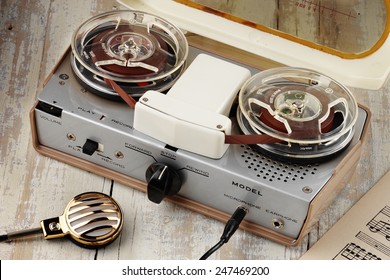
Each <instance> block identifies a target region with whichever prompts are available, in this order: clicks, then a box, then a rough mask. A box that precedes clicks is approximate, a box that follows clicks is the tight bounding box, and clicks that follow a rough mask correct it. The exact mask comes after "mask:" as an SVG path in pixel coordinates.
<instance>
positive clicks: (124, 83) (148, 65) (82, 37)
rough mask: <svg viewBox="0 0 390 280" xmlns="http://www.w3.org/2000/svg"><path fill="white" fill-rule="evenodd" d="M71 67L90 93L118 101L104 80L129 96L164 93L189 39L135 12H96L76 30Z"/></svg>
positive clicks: (164, 23)
mask: <svg viewBox="0 0 390 280" xmlns="http://www.w3.org/2000/svg"><path fill="white" fill-rule="evenodd" d="M71 47H72V59H71V65H72V69H73V71H74V73H75V74H76V76H77V78H78V79H79V81H80V82H81V83H82V84H83V85H84V86H85V87H86V88H87V89H88V90H90V91H91V92H94V93H96V94H98V95H101V96H103V97H106V98H109V99H118V100H119V99H120V97H119V96H118V94H117V93H116V91H115V90H113V88H112V87H111V85H110V84H109V83H107V80H110V81H114V82H115V83H117V84H118V85H119V86H120V87H121V88H122V89H123V90H124V91H125V92H126V93H128V94H129V95H130V96H132V97H139V96H141V95H142V94H143V93H145V92H146V91H147V90H156V91H166V90H167V89H169V88H170V87H171V86H172V84H173V83H174V82H175V81H176V80H177V78H178V77H179V76H180V74H181V73H182V71H183V69H184V67H185V61H186V58H187V55H188V43H187V40H186V38H185V36H184V34H183V33H182V32H181V30H180V29H179V28H177V27H176V26H174V25H173V24H171V23H169V22H168V21H166V20H164V19H162V18H160V17H158V16H155V15H152V14H148V13H144V12H139V11H111V12H107V13H103V14H100V15H98V16H95V17H93V18H91V19H89V20H87V21H85V22H84V23H83V24H81V25H80V26H79V28H78V29H77V30H76V31H75V32H74V35H73V38H72V42H71Z"/></svg>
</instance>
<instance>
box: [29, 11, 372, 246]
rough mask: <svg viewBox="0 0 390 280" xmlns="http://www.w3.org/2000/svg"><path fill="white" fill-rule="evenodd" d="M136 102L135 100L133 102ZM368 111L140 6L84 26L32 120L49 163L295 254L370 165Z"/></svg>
mask: <svg viewBox="0 0 390 280" xmlns="http://www.w3.org/2000/svg"><path fill="white" fill-rule="evenodd" d="M123 101H125V102H123ZM368 119H369V112H368V111H367V110H366V109H365V108H363V107H361V106H359V105H358V104H357V103H356V101H355V98H354V97H353V95H352V94H351V92H350V91H349V90H348V89H347V88H346V87H344V86H343V85H342V84H340V83H339V82H337V81H335V80H333V79H332V78H330V77H328V76H325V75H323V74H321V73H318V72H316V71H313V70H308V69H302V68H292V67H282V68H274V69H271V70H265V71H259V70H258V69H255V68H252V67H249V66H246V65H245V64H242V63H238V62H236V61H234V60H231V59H228V58H222V57H219V56H217V55H215V54H213V53H211V52H209V51H207V50H204V49H199V48H196V47H193V46H189V45H188V43H187V40H186V37H185V35H184V34H183V33H182V31H181V30H180V29H179V28H177V27H176V26H175V25H173V24H172V23H170V22H168V21H166V20H164V19H162V18H160V17H158V16H155V15H152V14H149V13H146V12H140V11H130V10H129V11H112V12H108V13H104V14H101V15H98V16H95V17H93V18H91V19H89V20H87V21H86V22H84V23H83V24H82V25H81V26H80V27H79V28H78V29H77V30H76V32H75V33H74V36H73V38H72V42H71V48H70V49H69V50H68V51H67V52H66V53H65V55H64V56H63V58H62V59H61V60H60V62H59V63H58V64H57V66H56V67H55V69H54V70H53V72H52V74H51V75H50V77H49V78H48V80H47V81H46V83H45V86H44V88H43V91H42V92H41V94H40V95H39V97H38V100H37V102H36V104H35V105H34V107H33V109H32V111H31V123H32V131H33V141H34V147H35V148H36V150H37V151H38V152H40V153H42V154H44V155H47V156H50V157H53V158H55V159H58V160H60V161H64V162H66V163H69V164H72V165H75V166H77V167H80V168H83V169H85V170H88V171H91V172H94V173H97V174H100V175H102V176H105V177H108V178H111V179H113V180H116V181H119V182H121V183H123V184H126V185H129V186H131V187H134V188H136V189H139V190H142V191H146V192H147V194H148V197H149V199H150V200H151V201H153V202H155V203H160V202H161V201H162V200H163V199H168V200H169V201H173V202H175V203H178V204H179V205H182V206H184V207H187V208H189V209H192V210H195V211H198V212H200V213H203V214H205V215H209V216H211V217H214V218H216V219H220V220H223V219H226V218H228V217H229V216H230V214H231V213H233V212H234V210H235V209H236V208H237V207H238V206H240V205H242V206H244V207H245V208H247V209H249V213H248V214H247V216H246V219H245V221H244V222H243V223H242V227H243V228H245V229H247V230H249V231H252V232H254V233H257V234H260V235H263V236H265V237H268V238H270V239H273V240H276V241H278V242H280V243H283V244H287V245H295V244H297V243H298V242H299V241H300V239H301V238H302V237H303V236H304V235H305V233H306V232H307V230H308V228H309V227H310V224H312V223H313V222H314V221H315V218H316V217H317V216H318V214H319V213H320V212H321V211H322V210H323V209H325V208H326V207H327V206H328V205H329V203H330V202H331V201H332V200H333V198H334V197H335V196H336V194H337V193H338V191H340V189H341V188H342V187H343V185H345V183H346V180H347V179H348V175H350V174H351V173H352V172H353V171H354V167H355V166H356V164H357V163H358V160H359V157H360V150H361V145H362V141H363V140H364V136H365V132H366V127H367V123H368Z"/></svg>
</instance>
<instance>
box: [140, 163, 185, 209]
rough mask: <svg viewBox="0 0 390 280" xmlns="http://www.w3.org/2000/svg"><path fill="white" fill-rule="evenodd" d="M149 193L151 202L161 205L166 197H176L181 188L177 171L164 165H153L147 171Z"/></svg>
mask: <svg viewBox="0 0 390 280" xmlns="http://www.w3.org/2000/svg"><path fill="white" fill-rule="evenodd" d="M145 176H146V181H147V183H148V186H147V193H148V198H149V200H150V201H153V202H154V203H157V204H159V203H160V202H161V201H162V200H163V199H164V197H165V196H167V195H175V194H177V193H178V192H179V190H180V188H181V180H180V177H179V175H178V174H177V173H176V171H175V170H174V169H173V168H172V167H169V166H168V165H166V164H163V163H153V164H151V165H150V166H149V167H148V169H147V170H146V174H145Z"/></svg>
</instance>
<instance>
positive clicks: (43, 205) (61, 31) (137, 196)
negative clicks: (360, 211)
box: [0, 0, 390, 260]
mask: <svg viewBox="0 0 390 280" xmlns="http://www.w3.org/2000/svg"><path fill="white" fill-rule="evenodd" d="M117 6H118V4H116V3H115V2H114V1H111V0H110V1H103V0H87V1H76V0H72V1H59V0H53V1H29V2H26V1H11V0H8V1H7V0H6V1H1V4H0V27H1V29H0V62H1V63H0V120H1V122H0V143H1V145H0V174H1V177H2V180H1V183H0V234H3V233H5V232H7V231H10V230H16V229H26V228H29V227H36V226H38V224H39V221H40V220H42V219H45V218H49V217H55V216H57V215H60V214H61V213H62V212H63V209H64V207H65V205H66V204H67V202H68V201H69V200H70V199H71V198H73V197H74V196H75V195H76V194H79V193H81V192H84V191H91V190H94V191H102V192H105V193H110V192H111V193H112V195H113V197H114V198H115V199H116V200H117V201H118V202H119V203H120V204H121V205H122V207H123V208H124V212H125V227H124V230H123V232H122V234H121V236H120V237H119V238H118V240H116V241H115V242H114V243H113V244H112V245H110V246H108V247H106V248H105V249H99V250H87V249H82V248H79V247H77V246H75V245H74V244H73V243H71V242H69V241H68V240H63V239H60V240H52V241H45V240H43V239H42V238H40V237H34V238H32V239H28V240H20V241H17V242H9V243H0V259H89V260H91V259H198V258H199V257H200V256H201V255H202V254H203V253H204V252H205V251H206V250H207V249H208V248H210V246H212V245H214V243H215V242H217V241H218V239H219V237H220V234H221V231H222V229H223V226H224V225H223V223H221V222H219V221H216V220H213V219H210V218H207V217H205V216H202V215H200V214H197V213H194V212H192V211H189V210H186V209H183V208H181V207H178V206H176V205H174V204H172V203H168V202H163V203H162V204H160V205H155V204H153V203H150V202H149V201H148V200H147V198H146V196H145V194H144V193H142V192H139V191H136V190H133V189H132V188H129V187H126V186H124V185H121V184H118V183H116V182H113V181H111V180H108V179H105V178H102V177H100V176H97V175H94V174H91V173H88V172H86V171H83V170H80V169H77V168H74V167H72V166H69V165H67V164H64V163H62V162H59V161H56V160H53V159H51V158H48V157H44V156H41V155H40V154H38V153H37V152H36V151H35V150H34V149H33V146H32V140H31V128H30V123H29V111H30V110H31V108H32V106H33V104H34V102H35V100H36V98H37V95H38V94H39V93H40V91H41V89H42V86H43V82H44V80H45V78H46V77H47V75H48V74H49V73H50V71H51V70H52V68H53V67H54V65H55V63H56V62H57V61H58V59H59V58H60V56H61V54H62V53H63V52H64V51H65V50H66V49H67V48H68V46H69V44H70V40H71V35H72V33H73V30H75V28H76V27H77V26H78V25H79V24H80V23H81V22H82V21H83V20H86V19H88V18H89V17H91V16H92V15H95V14H98V13H100V12H103V11H108V10H112V9H117V8H118V7H117ZM384 59H385V58H384ZM387 59H388V58H387ZM353 91H354V94H355V96H356V98H357V100H358V102H359V103H361V104H362V105H364V106H367V107H369V108H370V109H371V111H372V120H371V128H370V132H369V137H368V141H367V142H366V143H365V144H364V147H363V154H362V158H361V161H360V163H359V165H358V168H357V170H356V172H355V173H354V175H353V178H352V179H351V180H350V182H349V183H348V184H347V186H346V187H345V188H344V190H343V191H342V193H341V194H340V195H339V196H338V198H337V200H336V201H335V202H334V203H333V204H332V205H331V206H330V207H329V208H328V209H327V211H326V212H325V213H323V214H322V215H321V217H320V219H319V221H318V223H317V224H316V226H315V227H314V228H313V229H312V230H311V231H310V233H309V234H308V235H307V236H306V237H305V238H304V239H303V242H302V243H301V244H300V245H298V246H297V247H292V248H289V247H285V246H282V245H280V244H277V243H274V242H272V241H269V240H267V239H264V238H262V237H260V236H256V235H253V234H251V233H248V232H245V231H243V230H239V231H238V232H237V233H236V235H235V236H234V237H233V238H232V239H231V240H230V242H229V243H228V244H226V245H225V246H224V247H223V248H222V249H221V250H220V251H218V252H217V253H216V254H215V255H213V258H217V259H297V258H299V257H300V256H301V255H302V254H303V253H305V252H306V251H307V249H308V248H310V247H311V246H312V245H313V244H314V243H315V242H316V241H317V240H318V239H319V238H320V237H321V236H322V235H323V234H324V233H325V232H326V231H327V230H328V229H329V228H330V227H331V226H332V225H333V224H334V223H335V222H336V221H337V220H338V219H339V218H340V217H341V216H342V215H343V214H344V213H345V212H346V211H347V210H348V209H349V208H350V207H351V206H352V205H353V204H354V203H355V202H356V201H357V200H358V199H359V198H360V197H361V196H362V195H363V194H364V193H366V192H367V191H368V190H369V189H370V187H372V186H373V184H374V183H375V182H376V181H377V180H378V179H379V178H380V177H381V176H382V175H384V174H385V173H386V171H387V170H389V169H390V162H389V160H388V155H389V152H390V141H389V140H388V139H389V137H388V136H389V134H390V122H389V117H388V112H390V101H389V98H390V92H389V91H390V84H389V83H387V84H386V85H385V86H384V87H383V88H382V89H380V90H378V91H369V90H362V89H354V90H353Z"/></svg>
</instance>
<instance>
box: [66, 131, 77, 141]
mask: <svg viewBox="0 0 390 280" xmlns="http://www.w3.org/2000/svg"><path fill="white" fill-rule="evenodd" d="M66 138H68V140H70V141H76V135H74V134H73V133H71V132H69V133H68V134H66Z"/></svg>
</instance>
